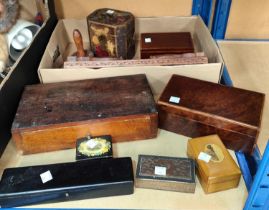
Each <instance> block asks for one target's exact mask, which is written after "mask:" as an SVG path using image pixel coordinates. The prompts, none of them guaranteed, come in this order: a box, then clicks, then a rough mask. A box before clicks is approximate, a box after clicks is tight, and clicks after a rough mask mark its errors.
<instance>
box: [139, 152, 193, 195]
mask: <svg viewBox="0 0 269 210" xmlns="http://www.w3.org/2000/svg"><path fill="white" fill-rule="evenodd" d="M135 185H136V187H140V188H150V189H157V190H169V191H178V192H186V193H194V191H195V186H196V184H195V163H194V161H193V160H192V159H190V158H178V157H164V156H154V155H139V157H138V164H137V169H136V180H135Z"/></svg>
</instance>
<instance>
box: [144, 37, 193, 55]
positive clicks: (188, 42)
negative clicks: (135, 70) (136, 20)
mask: <svg viewBox="0 0 269 210" xmlns="http://www.w3.org/2000/svg"><path fill="white" fill-rule="evenodd" d="M140 44H141V46H140V47H141V48H140V50H141V56H140V57H141V58H150V56H151V55H161V54H181V53H193V52H194V46H193V41H192V37H191V33H190V32H173V33H171V32H170V33H167V32H166V33H142V34H141V40H140Z"/></svg>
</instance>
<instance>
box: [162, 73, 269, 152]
mask: <svg viewBox="0 0 269 210" xmlns="http://www.w3.org/2000/svg"><path fill="white" fill-rule="evenodd" d="M264 99H265V95H264V94H262V93H258V92H253V91H249V90H243V89H239V88H234V87H227V86H224V85H220V84H215V83H212V82H207V81H202V80H198V79H193V78H189V77H183V76H179V75H173V76H172V77H171V79H170V81H169V82H168V84H167V86H166V87H165V89H164V91H163V93H162V94H161V96H160V98H159V100H158V102H157V104H158V113H159V127H160V128H162V129H164V130H168V131H171V132H175V133H179V134H182V135H185V136H189V137H192V138H195V137H200V136H206V135H211V134H218V135H219V137H220V138H221V140H222V141H223V143H224V144H225V146H226V147H227V148H229V149H233V150H236V151H243V152H247V153H251V152H252V150H253V147H254V144H255V143H256V140H257V137H258V134H259V129H260V124H261V116H262V110H263V104H264Z"/></svg>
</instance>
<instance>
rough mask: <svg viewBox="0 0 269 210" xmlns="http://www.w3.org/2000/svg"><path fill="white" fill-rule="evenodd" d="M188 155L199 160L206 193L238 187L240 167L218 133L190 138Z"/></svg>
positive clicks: (199, 176)
mask: <svg viewBox="0 0 269 210" xmlns="http://www.w3.org/2000/svg"><path fill="white" fill-rule="evenodd" d="M187 155H188V156H189V157H191V158H193V159H194V160H195V161H196V162H197V164H196V167H197V173H198V178H199V180H200V183H201V185H202V187H203V189H204V191H205V193H212V192H217V191H221V190H226V189H230V188H234V187H237V185H238V183H239V180H240V177H241V172H240V169H239V167H238V166H237V165H236V163H235V161H234V160H233V158H232V157H231V155H230V153H229V152H228V150H227V149H226V148H225V146H224V145H223V143H222V141H221V140H220V138H219V137H218V136H217V135H211V136H205V137H199V138H195V139H190V140H189V141H188V146H187ZM207 156H209V157H211V158H210V160H208V159H207ZM207 161H208V162H207Z"/></svg>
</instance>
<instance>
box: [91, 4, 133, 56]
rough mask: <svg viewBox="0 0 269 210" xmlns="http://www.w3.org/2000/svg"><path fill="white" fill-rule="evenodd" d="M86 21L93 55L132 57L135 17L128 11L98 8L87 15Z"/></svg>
mask: <svg viewBox="0 0 269 210" xmlns="http://www.w3.org/2000/svg"><path fill="white" fill-rule="evenodd" d="M87 23H88V30H89V37H90V47H91V50H92V51H93V52H94V54H95V56H97V57H108V56H109V57H117V58H123V59H126V58H128V59H131V58H133V56H134V54H135V41H134V32H135V18H134V16H133V15H132V14H131V13H130V12H125V11H120V10H114V9H108V8H103V9H98V10H95V11H94V12H93V13H91V14H90V15H89V16H88V17H87Z"/></svg>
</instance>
